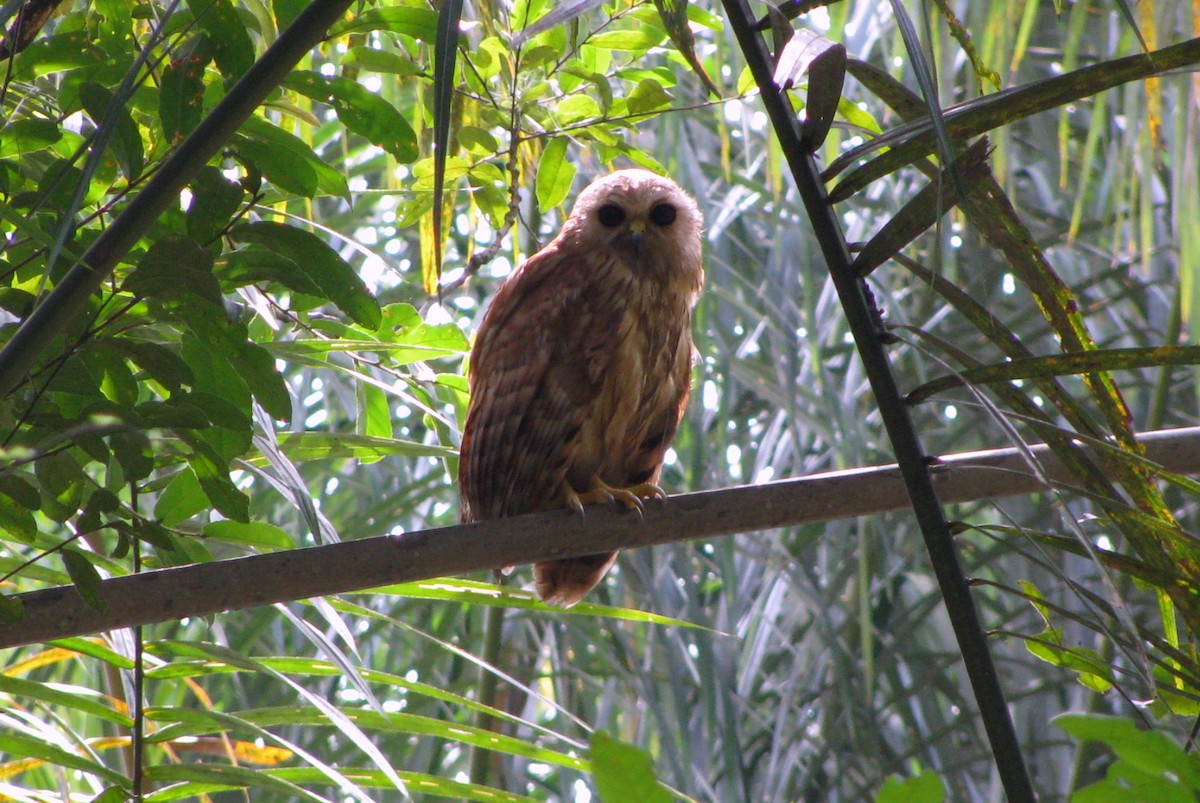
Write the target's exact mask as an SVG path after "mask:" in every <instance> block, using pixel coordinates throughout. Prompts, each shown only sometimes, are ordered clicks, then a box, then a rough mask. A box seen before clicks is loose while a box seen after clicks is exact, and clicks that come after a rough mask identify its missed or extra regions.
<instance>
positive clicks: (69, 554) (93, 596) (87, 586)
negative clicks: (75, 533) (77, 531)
mask: <svg viewBox="0 0 1200 803" xmlns="http://www.w3.org/2000/svg"><path fill="white" fill-rule="evenodd" d="M62 561H63V567H64V568H66V570H67V574H68V575H70V577H71V582H72V583H74V584H75V591H76V592H78V594H79V596H81V597H83V601H84V602H86V603H87V605H88V607H89V608H93V609H95V610H97V611H100V612H101V613H103V612H104V611H105V610H107V608H108V606H107V605H105V604H104V601H103V600H101V599H100V596H99V592H100V586H101V584H102V582H103V581H102V580H101V579H100V573H99V572H98V571H96V567H95V566H93V565H92V562H91V561H90V560H88V559H87V557H86V556H85V555H84V554H83V553H82V552H80V551H79V550H78V549H76V548H75V547H70V546H69V547H64V548H63V550H62Z"/></svg>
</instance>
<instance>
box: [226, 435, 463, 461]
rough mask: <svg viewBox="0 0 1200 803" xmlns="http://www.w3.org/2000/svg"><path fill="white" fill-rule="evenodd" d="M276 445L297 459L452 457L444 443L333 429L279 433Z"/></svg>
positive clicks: (290, 458)
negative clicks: (353, 433)
mask: <svg viewBox="0 0 1200 803" xmlns="http://www.w3.org/2000/svg"><path fill="white" fill-rule="evenodd" d="M279 446H280V448H281V449H282V450H283V453H284V454H285V455H287V457H288V459H289V460H292V461H294V462H297V463H300V462H304V461H308V460H332V459H337V458H345V457H350V458H355V459H358V460H376V459H379V458H381V457H453V456H454V454H455V451H454V450H453V449H451V448H449V447H447V446H436V445H432V444H427V443H418V442H416V441H406V440H400V439H396V438H369V437H367V436H365V435H350V434H338V433H333V432H294V433H290V434H286V435H280V437H279ZM250 462H251V463H253V464H254V465H262V464H264V463H265V462H266V460H265V459H264V458H252V459H251V460H250Z"/></svg>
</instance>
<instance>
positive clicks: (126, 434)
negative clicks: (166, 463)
mask: <svg viewBox="0 0 1200 803" xmlns="http://www.w3.org/2000/svg"><path fill="white" fill-rule="evenodd" d="M108 443H109V445H110V446H111V447H112V450H113V453H114V454H115V455H116V457H117V462H118V463H120V464H121V469H122V470H123V471H124V472H125V479H127V480H142V479H145V478H146V477H148V476H150V472H151V471H153V470H154V450H153V449H152V448H151V446H150V439H149V438H147V437H146V436H145V435H143V434H142V433H141V432H138V431H137V430H131V429H126V430H122V431H121V432H114V433H113V434H112V435H111V436H110V437H109V439H108Z"/></svg>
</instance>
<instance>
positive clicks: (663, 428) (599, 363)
mask: <svg viewBox="0 0 1200 803" xmlns="http://www.w3.org/2000/svg"><path fill="white" fill-rule="evenodd" d="M701 225H702V221H701V218H700V210H699V209H698V208H697V207H696V202H695V201H693V200H692V198H691V197H689V196H688V195H687V193H685V192H684V191H683V190H681V189H680V188H679V187H678V186H677V185H676V184H675V183H674V182H672V181H670V180H669V179H665V178H662V177H661V176H657V175H655V174H653V173H651V172H649V171H646V170H620V171H617V172H616V173H613V174H612V175H609V176H605V177H604V178H601V179H598V180H596V181H594V182H593V183H592V184H591V185H589V186H588V187H587V189H585V190H584V191H583V192H582V193H581V194H580V195H579V198H578V199H577V200H576V202H575V207H574V209H573V210H572V211H571V216H570V217H569V218H568V219H567V221H566V222H565V223H564V224H563V227H562V230H561V231H559V233H558V235H557V236H556V237H555V238H554V239H553V240H552V241H551V242H550V243H549V244H547V245H546V247H545V248H543V249H542V250H541V251H539V252H537V253H536V254H534V255H533V256H532V257H530V258H529V259H528V260H526V261H525V262H524V263H523V264H522V265H521V266H520V267H519V268H517V270H516V271H514V272H513V274H512V275H511V276H510V277H509V278H508V280H507V281H505V283H504V286H503V287H501V288H500V292H498V293H497V294H496V298H495V299H494V300H493V301H492V305H491V308H490V309H488V311H487V314H486V315H484V318H483V323H482V324H481V325H480V327H479V334H478V336H477V338H476V340H475V347H474V349H472V351H471V370H470V384H471V404H470V408H469V410H468V412H467V423H466V427H465V428H464V430H463V441H462V457H461V460H460V462H459V470H458V476H459V483H460V490H461V494H462V517H463V521H479V520H482V519H494V518H501V517H504V516H516V515H520V514H522V513H535V512H538V511H543V510H549V509H552V508H555V507H564V506H565V507H573V508H576V509H579V510H582V507H583V505H584V504H590V503H592V502H602V501H608V500H612V499H616V500H618V501H620V502H623V503H624V504H626V505H627V506H629V507H639V508H640V507H641V500H642V499H647V498H650V497H653V496H663V495H664V494H663V492H662V491H661V490H660V489H659V488H658V486H657V484H656V483H657V482H658V477H659V473H660V471H661V470H662V461H663V456H664V455H665V454H666V451H667V449H668V448H669V447H670V445H671V440H672V438H674V436H675V429H676V427H677V426H678V424H679V419H680V418H681V417H682V416H683V411H684V409H685V407H686V406H687V400H688V394H689V392H690V380H691V366H692V353H693V347H692V334H691V310H692V306H693V305H694V304H695V303H696V297H697V295H698V294H699V292H700V287H701V284H702V283H703V281H704V274H703V269H702V266H701V263H700V229H701ZM615 558H616V553H615V552H614V553H608V554H603V555H594V556H589V557H584V558H570V559H566V560H556V561H549V562H545V563H538V564H536V565H535V566H534V582H535V586H536V588H537V592H538V594H539V595H540V596H541V597H542V599H544V600H546V601H547V602H550V603H553V604H556V605H562V606H564V607H567V606H570V605H574V604H575V603H576V602H578V601H579V600H580V599H581V598H582V597H583V596H584V595H585V594H586V593H587V592H588V591H589V590H591V588H592V587H593V586H595V585H596V583H598V582H600V580H601V578H603V577H604V574H605V573H606V572H607V571H608V569H609V567H610V566H612V564H613V561H614V559H615Z"/></svg>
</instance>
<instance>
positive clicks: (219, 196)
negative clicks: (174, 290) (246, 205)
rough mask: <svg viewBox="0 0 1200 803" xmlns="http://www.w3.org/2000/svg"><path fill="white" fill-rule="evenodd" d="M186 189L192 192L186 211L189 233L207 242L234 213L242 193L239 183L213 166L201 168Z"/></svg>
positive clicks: (214, 237) (215, 235) (223, 226)
mask: <svg viewBox="0 0 1200 803" xmlns="http://www.w3.org/2000/svg"><path fill="white" fill-rule="evenodd" d="M267 178H268V179H269V178H270V176H268V177H267ZM188 189H189V190H191V193H192V200H191V203H189V204H188V210H187V233H188V236H189V237H191V238H192V239H193V240H195V241H196V242H198V243H208V242H210V241H211V240H214V239H216V237H217V235H219V234H220V233H221V231H222V230H223V229H224V228H225V227H226V226H227V225H229V222H230V221H231V220H232V219H233V216H234V215H235V214H237V211H238V207H239V206H240V205H241V203H242V196H243V195H244V194H245V192H244V190H243V189H242V187H241V185H240V184H237V183H236V182H233V181H230V180H229V179H227V178H225V176H224V175H222V173H221V171H220V170H218V169H217V168H215V167H213V166H212V165H206V166H205V167H202V168H200V172H199V173H197V174H196V177H195V178H194V179H192V183H191V184H189V185H188Z"/></svg>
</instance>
